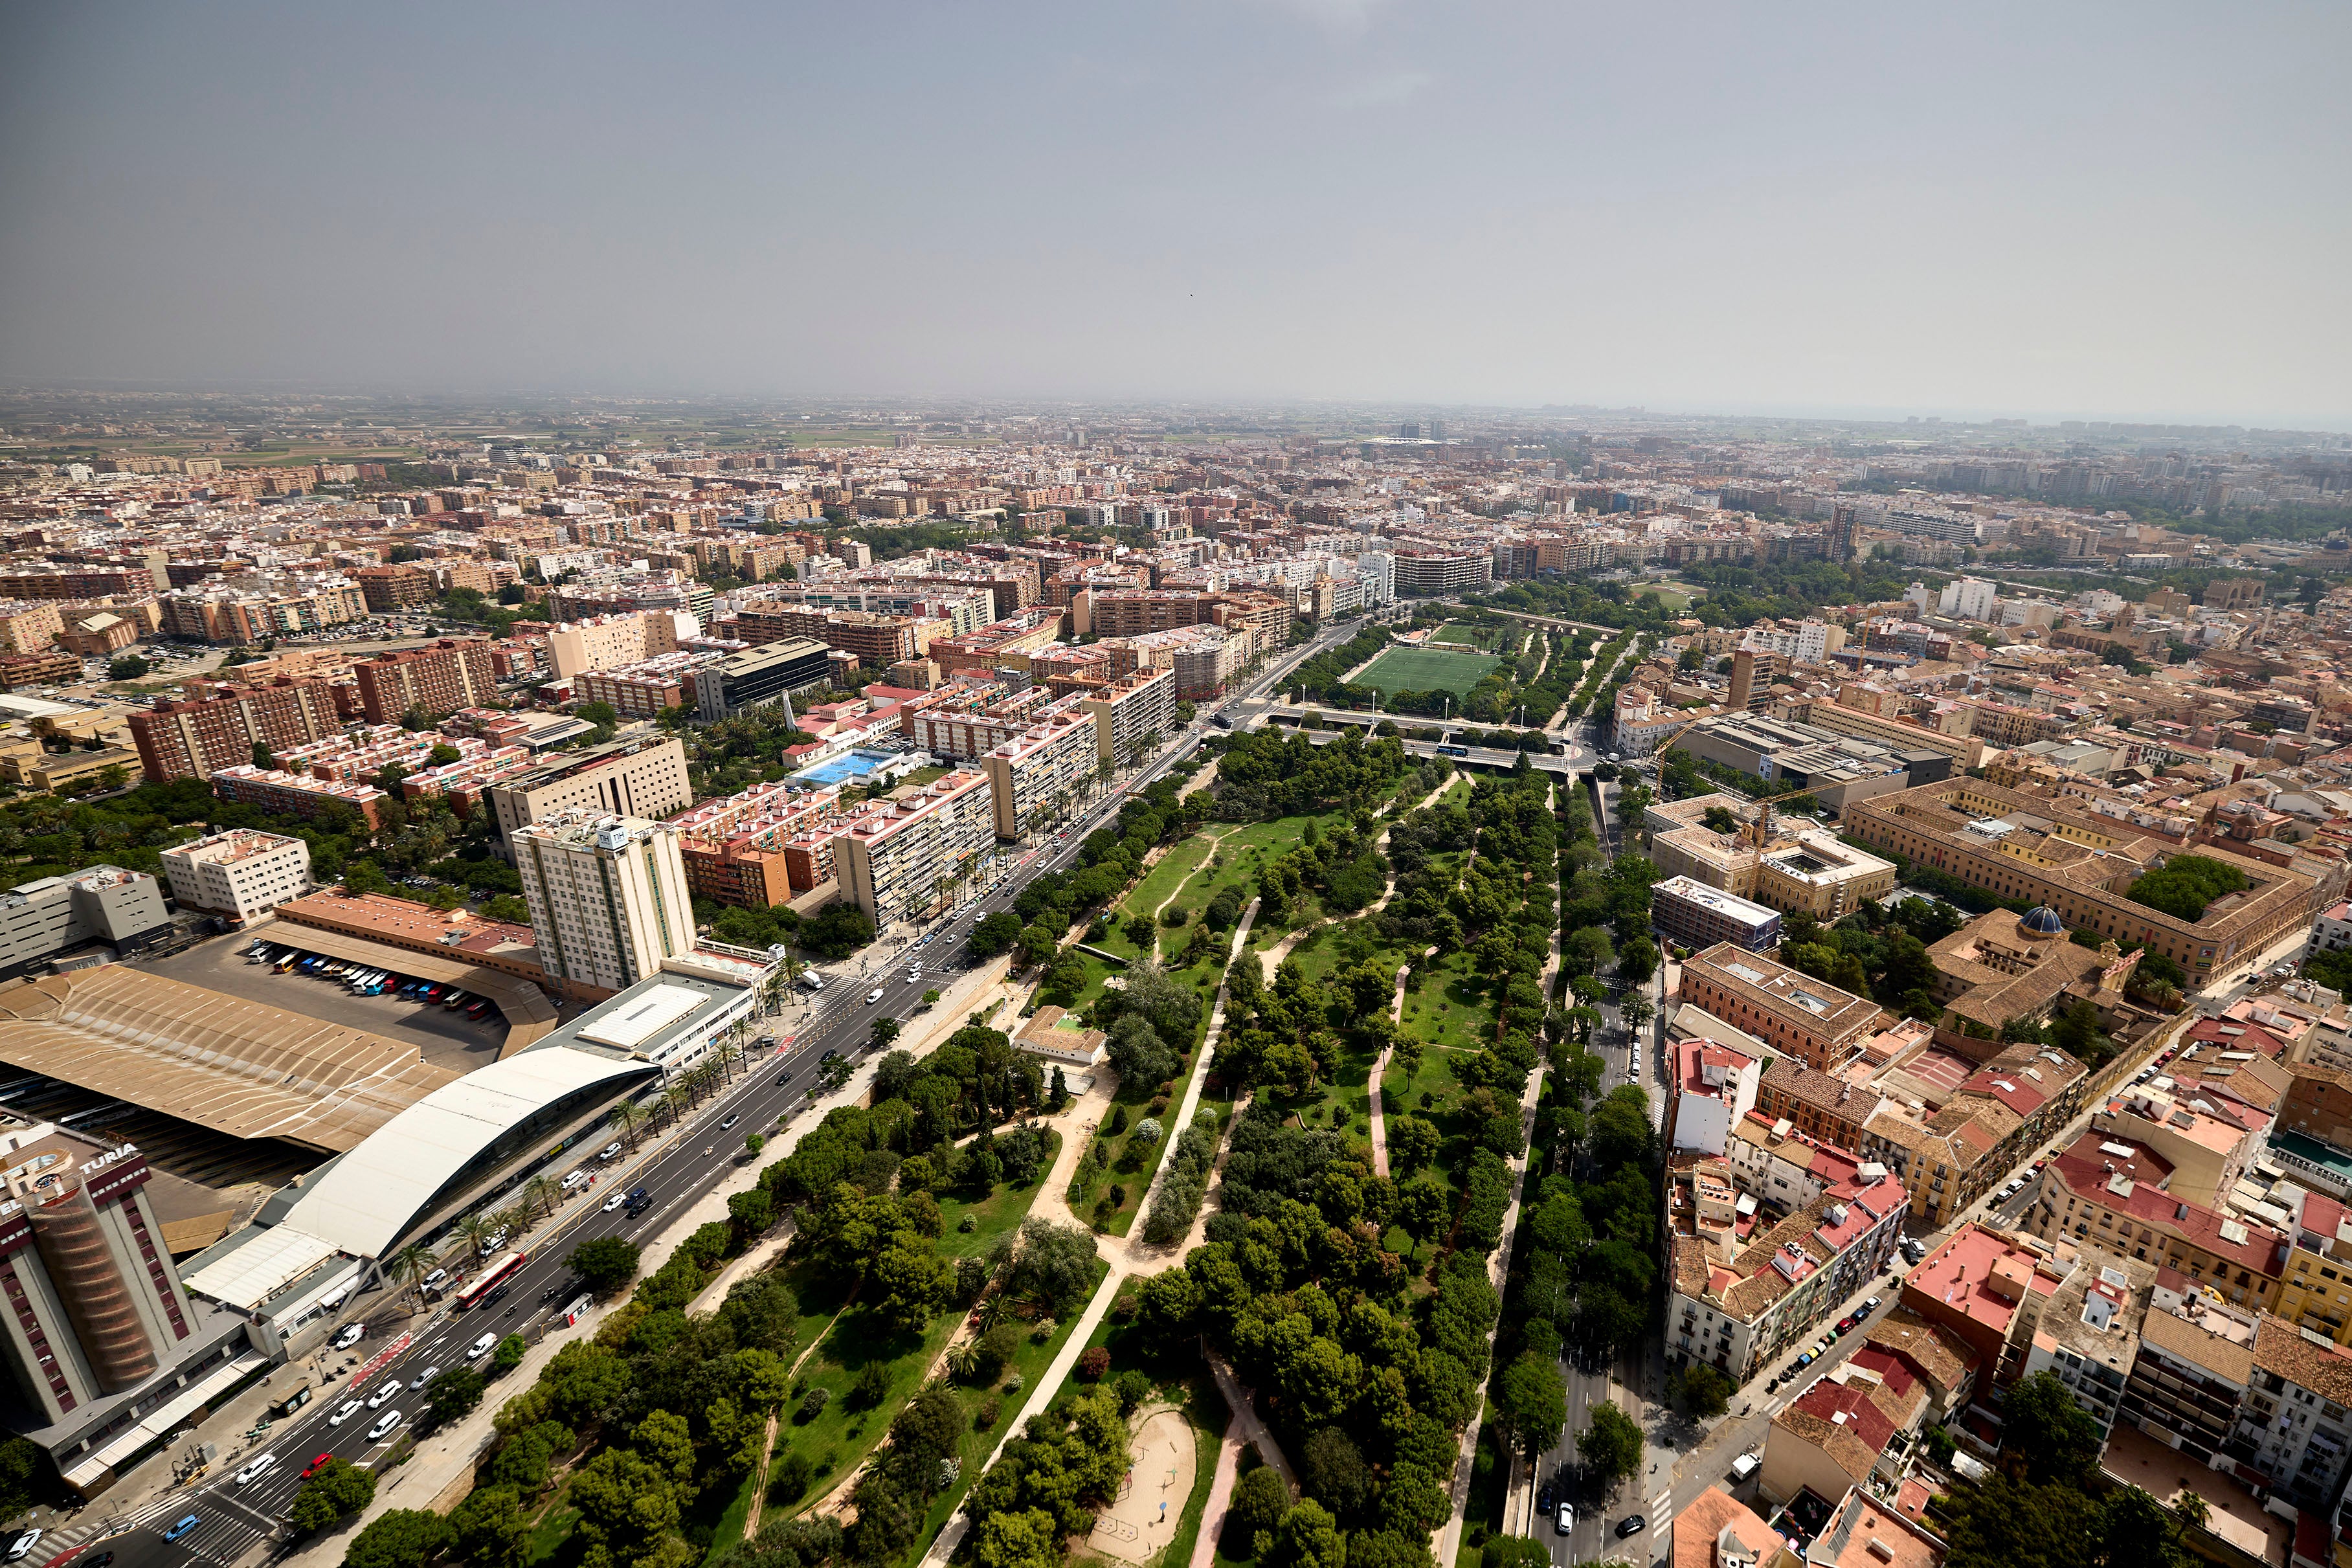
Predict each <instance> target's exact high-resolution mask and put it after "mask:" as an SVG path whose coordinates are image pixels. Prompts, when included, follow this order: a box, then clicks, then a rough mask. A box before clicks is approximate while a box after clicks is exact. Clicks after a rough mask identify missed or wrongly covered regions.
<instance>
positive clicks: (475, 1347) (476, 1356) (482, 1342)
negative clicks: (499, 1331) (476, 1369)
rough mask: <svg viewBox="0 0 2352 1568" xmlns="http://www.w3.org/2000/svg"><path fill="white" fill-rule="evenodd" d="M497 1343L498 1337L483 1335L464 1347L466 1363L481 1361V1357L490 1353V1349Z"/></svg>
mask: <svg viewBox="0 0 2352 1568" xmlns="http://www.w3.org/2000/svg"><path fill="white" fill-rule="evenodd" d="M498 1342H499V1336H498V1335H496V1334H484V1335H483V1336H482V1337H481V1338H480V1339H478V1340H476V1341H475V1342H473V1343H472V1344H470V1345H467V1347H466V1359H467V1361H479V1360H481V1359H482V1357H484V1356H486V1355H488V1354H489V1353H490V1347H491V1346H492V1345H495V1344H497V1343H498Z"/></svg>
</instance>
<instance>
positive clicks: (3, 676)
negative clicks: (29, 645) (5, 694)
mask: <svg viewBox="0 0 2352 1568" xmlns="http://www.w3.org/2000/svg"><path fill="white" fill-rule="evenodd" d="M79 679H81V660H80V659H79V658H75V657H74V656H73V655H71V654H69V653H60V652H58V650H57V649H55V648H51V649H48V650H47V651H45V652H41V653H0V690H5V691H21V690H23V689H25V688H26V687H27V686H50V685H66V684H70V683H71V682H73V681H77V680H79Z"/></svg>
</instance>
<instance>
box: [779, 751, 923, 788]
mask: <svg viewBox="0 0 2352 1568" xmlns="http://www.w3.org/2000/svg"><path fill="white" fill-rule="evenodd" d="M897 754H898V753H897V752H846V753H845V754H844V755H842V756H838V757H835V758H834V759H833V761H831V762H829V763H817V765H816V766H814V767H813V768H803V769H802V770H801V771H800V772H799V773H794V774H793V777H794V778H797V779H806V780H808V782H809V783H811V784H848V783H851V782H852V781H854V780H857V779H862V778H864V777H866V775H867V774H868V773H872V772H873V771H874V770H875V769H876V768H878V767H880V766H881V765H882V764H883V763H887V762H889V761H891V760H892V759H893V758H895V757H896V756H897Z"/></svg>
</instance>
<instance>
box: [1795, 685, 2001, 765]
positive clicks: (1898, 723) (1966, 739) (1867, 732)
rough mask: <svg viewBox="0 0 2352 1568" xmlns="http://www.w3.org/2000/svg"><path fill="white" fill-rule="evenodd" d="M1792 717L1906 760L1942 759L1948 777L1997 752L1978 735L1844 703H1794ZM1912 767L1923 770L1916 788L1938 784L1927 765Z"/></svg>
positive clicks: (1817, 728)
mask: <svg viewBox="0 0 2352 1568" xmlns="http://www.w3.org/2000/svg"><path fill="white" fill-rule="evenodd" d="M1788 713H1789V717H1790V719H1792V720H1797V721H1801V722H1803V723H1806V724H1809V725H1811V726H1812V727H1813V728H1814V729H1816V730H1825V731H1829V732H1830V733H1831V734H1832V735H1843V736H1846V737H1848V738H1850V739H1853V740H1858V741H1869V742H1875V743H1876V744H1878V745H1881V746H1884V747H1885V748H1887V749H1888V750H1890V751H1892V752H1895V753H1896V754H1898V755H1900V756H1903V757H1905V758H1906V760H1908V759H1918V758H1922V756H1923V754H1927V755H1932V756H1936V757H1940V758H1942V759H1943V768H1944V771H1945V772H1946V773H1947V774H1948V773H1951V772H1955V771H1959V772H1965V771H1966V770H1968V769H1969V768H1974V767H1981V766H1983V765H1984V760H1985V755H1986V753H1987V752H1990V751H1992V750H1993V748H1992V747H1991V746H1990V745H1988V744H1987V743H1986V742H1984V741H1983V740H1982V739H1980V738H1979V737H1978V736H1975V735H1970V734H1967V733H1965V732H1963V733H1957V734H1956V733H1952V732H1950V731H1944V730H1937V729H1931V728H1929V727H1927V726H1926V725H1923V724H1914V723H1910V722H1908V721H1905V720H1902V719H1898V718H1892V717H1886V716H1883V715H1880V714H1877V713H1868V712H1864V711H1863V710H1861V709H1858V708H1848V707H1846V706H1845V705H1844V704H1843V702H1832V701H1830V700H1826V699H1810V700H1801V701H1791V702H1790V704H1789V705H1788ZM1956 722H1958V723H1959V725H1960V728H1961V730H1962V731H1965V729H1966V723H1965V721H1958V720H1956ZM1911 765H1913V766H1915V767H1917V768H1919V770H1920V771H1919V773H1918V776H1917V777H1916V778H1915V779H1914V780H1913V781H1912V782H1913V783H1914V784H1920V785H1925V784H1929V783H1932V782H1934V775H1933V773H1930V772H1928V771H1927V763H1925V762H1924V761H1917V762H1913V763H1912V764H1911Z"/></svg>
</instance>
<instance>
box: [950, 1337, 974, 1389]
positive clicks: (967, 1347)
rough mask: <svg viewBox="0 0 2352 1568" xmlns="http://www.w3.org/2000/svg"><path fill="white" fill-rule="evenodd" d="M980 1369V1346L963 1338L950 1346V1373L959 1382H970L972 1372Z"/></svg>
mask: <svg viewBox="0 0 2352 1568" xmlns="http://www.w3.org/2000/svg"><path fill="white" fill-rule="evenodd" d="M979 1370H980V1347H979V1346H978V1345H976V1344H974V1343H972V1342H971V1341H970V1340H963V1341H961V1342H958V1343H956V1344H954V1345H952V1346H950V1347H949V1350H948V1373H949V1375H950V1376H952V1377H954V1378H955V1379H957V1380H958V1381H959V1382H962V1383H970V1382H971V1376H972V1373H976V1372H978V1371H979Z"/></svg>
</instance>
